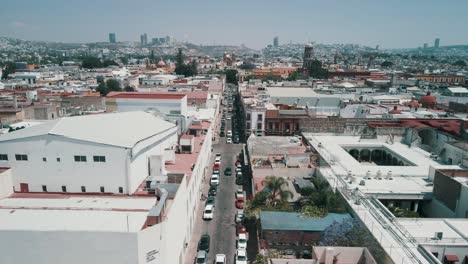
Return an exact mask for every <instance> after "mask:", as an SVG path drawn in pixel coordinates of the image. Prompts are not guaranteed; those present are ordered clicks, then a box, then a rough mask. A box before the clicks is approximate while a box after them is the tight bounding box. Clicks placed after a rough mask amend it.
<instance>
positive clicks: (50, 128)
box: [0, 111, 175, 148]
mask: <svg viewBox="0 0 468 264" xmlns="http://www.w3.org/2000/svg"><path fill="white" fill-rule="evenodd" d="M172 127H175V125H174V124H173V123H170V122H167V121H165V120H163V119H161V118H159V117H155V116H154V115H152V114H150V113H146V112H143V111H136V112H122V113H108V114H96V115H85V116H75V117H64V118H60V119H57V120H53V121H49V122H45V123H43V124H40V125H36V126H33V127H30V128H26V129H21V130H18V131H14V132H11V133H7V134H4V135H1V136H0V142H2V141H9V140H16V139H22V138H29V137H35V136H42V135H56V136H62V137H66V138H71V139H76V140H83V141H90V142H96V143H101V144H106V145H114V146H119V147H126V148H132V147H133V146H135V145H136V144H137V143H138V142H139V141H141V140H144V139H147V138H149V137H151V136H153V135H156V134H159V133H161V132H163V131H165V130H167V129H170V128H172Z"/></svg>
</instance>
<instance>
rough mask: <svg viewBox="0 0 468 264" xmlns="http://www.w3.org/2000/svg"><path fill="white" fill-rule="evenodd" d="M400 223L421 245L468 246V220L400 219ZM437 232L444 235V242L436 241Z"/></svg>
mask: <svg viewBox="0 0 468 264" xmlns="http://www.w3.org/2000/svg"><path fill="white" fill-rule="evenodd" d="M398 222H399V223H400V224H401V225H402V226H403V227H405V228H406V230H408V232H409V233H410V234H411V235H412V236H413V237H414V238H415V239H416V240H417V241H418V242H419V243H423V244H438V243H442V244H444V243H450V244H465V245H468V219H442V218H399V219H398ZM436 232H442V233H443V237H442V240H437V239H434V238H435V233H436Z"/></svg>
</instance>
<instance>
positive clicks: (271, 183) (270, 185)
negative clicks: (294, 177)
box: [262, 176, 293, 206]
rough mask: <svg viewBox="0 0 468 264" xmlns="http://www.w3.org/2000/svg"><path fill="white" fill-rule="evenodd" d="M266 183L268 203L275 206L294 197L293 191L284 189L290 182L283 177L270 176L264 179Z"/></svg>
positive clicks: (263, 182)
mask: <svg viewBox="0 0 468 264" xmlns="http://www.w3.org/2000/svg"><path fill="white" fill-rule="evenodd" d="M262 184H263V185H265V188H264V191H266V192H267V199H266V202H265V203H266V205H272V206H275V205H276V204H277V203H284V202H286V201H287V200H288V198H289V197H293V194H292V192H290V191H289V190H284V186H287V185H288V183H287V182H286V180H285V179H284V178H282V177H275V176H268V177H266V179H264V180H263V181H262Z"/></svg>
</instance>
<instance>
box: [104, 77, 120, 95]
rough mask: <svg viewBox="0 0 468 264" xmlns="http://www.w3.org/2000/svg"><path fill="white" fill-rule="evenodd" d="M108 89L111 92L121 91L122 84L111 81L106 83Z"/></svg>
mask: <svg viewBox="0 0 468 264" xmlns="http://www.w3.org/2000/svg"><path fill="white" fill-rule="evenodd" d="M106 87H107V89H109V91H110V92H116V91H121V90H122V89H121V88H120V83H119V81H117V80H116V79H109V80H107V81H106Z"/></svg>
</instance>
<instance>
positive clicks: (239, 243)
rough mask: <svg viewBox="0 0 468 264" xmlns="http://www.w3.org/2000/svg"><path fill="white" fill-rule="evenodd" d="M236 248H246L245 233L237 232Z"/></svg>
mask: <svg viewBox="0 0 468 264" xmlns="http://www.w3.org/2000/svg"><path fill="white" fill-rule="evenodd" d="M237 249H244V250H245V249H247V236H246V235H245V234H239V238H238V239H237Z"/></svg>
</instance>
